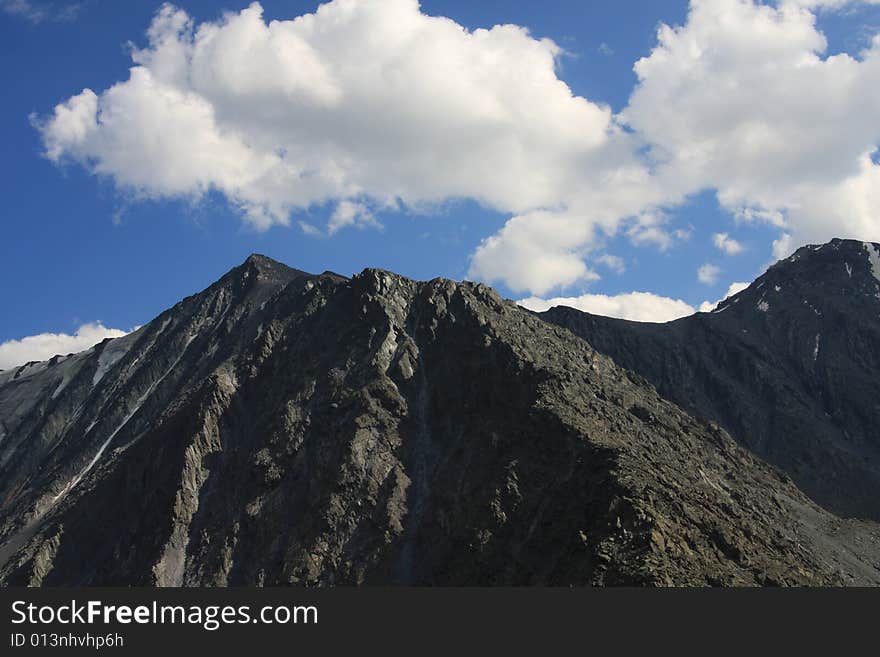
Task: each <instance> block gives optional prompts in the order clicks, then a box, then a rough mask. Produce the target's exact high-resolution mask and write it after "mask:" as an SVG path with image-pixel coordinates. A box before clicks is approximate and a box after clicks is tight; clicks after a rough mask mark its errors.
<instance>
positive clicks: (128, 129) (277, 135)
mask: <svg viewBox="0 0 880 657" xmlns="http://www.w3.org/2000/svg"><path fill="white" fill-rule="evenodd" d="M862 3H864V0H862ZM858 4H860V3H859V2H857V1H855V0H851V1H849V2H844V1H842V0H780V2H777V3H775V4H763V3H758V2H755V1H753V0H692V1H691V3H690V6H689V12H688V15H687V19H686V21H685V23H684V24H683V25H679V26H668V25H661V26H660V28H659V30H658V33H657V43H656V46H655V47H654V49H653V50H652V51H651V53H650V54H649V55H648V56H647V57H645V58H643V59H641V60H639V61H638V62H636V63H635V66H634V69H635V72H636V75H637V79H638V82H637V85H636V87H635V88H634V90H633V92H632V95H631V97H630V101H629V104H628V106H627V107H626V108H624V110H623V111H622V112H621V113H620V114H618V115H615V114H614V113H613V112H612V111H611V109H610V108H609V107H608V106H607V105H605V104H603V103H602V102H601V101H599V100H594V99H587V98H584V97H581V96H578V95H576V94H574V93H573V92H572V90H571V89H570V88H569V87H568V86H567V85H566V83H565V82H563V81H562V80H560V79H559V77H558V75H557V61H558V58H559V57H560V56H561V55H562V54H563V51H562V49H561V48H560V47H559V46H558V45H557V44H555V43H554V42H553V41H551V40H549V39H539V38H535V37H534V36H532V35H531V34H530V33H529V32H528V30H527V29H525V28H523V27H520V26H516V25H498V26H495V27H493V28H491V29H478V30H474V31H468V30H467V29H465V28H463V27H462V26H461V25H458V24H457V23H455V22H454V21H452V20H450V19H447V18H442V17H436V16H429V15H427V14H425V13H423V12H422V11H421V10H420V7H419V5H418V2H417V1H416V0H334V1H333V2H329V3H327V4H324V5H321V6H320V7H319V8H318V9H317V10H316V11H315V12H314V13H312V14H306V15H302V16H298V17H296V18H293V19H292V20H283V21H269V22H267V21H266V20H265V19H264V18H263V12H262V8H261V6H260V5H259V4H258V3H254V4H251V5H250V6H249V7H248V8H246V9H244V10H243V11H241V12H238V13H230V14H226V15H224V16H223V17H222V18H221V19H219V20H216V21H212V22H205V23H201V24H198V25H197V24H195V23H194V22H193V21H192V19H191V18H190V17H189V16H188V15H187V14H186V13H185V12H184V11H182V10H180V9H177V8H175V7H174V6H172V5H164V6H163V7H162V8H161V9H160V10H159V12H158V13H157V15H156V17H155V19H154V21H153V23H152V25H151V26H150V28H149V30H148V33H147V44H146V46H145V47H143V48H139V49H138V48H135V49H133V50H132V60H133V66H132V67H131V69H130V74H129V78H128V79H127V80H123V81H120V82H118V83H117V84H115V85H113V86H111V87H110V88H109V89H106V90H103V91H94V90H91V89H84V90H82V91H81V92H80V93H78V94H77V95H74V96H72V97H70V98H68V99H67V100H65V101H64V102H62V103H60V104H59V105H58V106H57V107H56V108H55V109H54V111H53V112H52V113H51V114H49V115H47V116H43V117H36V118H35V119H34V122H35V125H36V126H37V127H38V129H39V130H40V132H41V135H42V139H43V144H44V147H45V153H46V156H47V157H48V158H50V159H51V160H53V161H55V162H58V163H64V162H76V163H79V164H80V165H82V166H84V167H86V168H87V169H88V170H90V171H91V172H93V173H94V174H96V175H98V176H103V177H107V178H109V179H111V180H112V181H113V182H114V183H115V184H116V185H117V187H118V188H120V189H121V190H125V192H126V193H128V194H133V195H134V196H143V197H163V198H180V197H184V198H198V197H200V196H202V195H204V194H206V193H207V192H209V191H212V190H215V191H219V192H221V193H222V194H224V195H225V196H226V198H227V199H228V200H229V202H230V203H231V204H233V205H234V206H235V207H237V208H239V209H240V210H241V212H242V216H243V217H244V218H245V220H246V221H247V222H249V223H250V224H251V225H253V226H255V227H256V228H258V229H267V228H269V227H271V226H273V225H287V224H289V223H291V219H292V218H293V219H297V214H298V213H299V212H301V211H302V210H304V209H306V208H309V207H311V206H315V205H320V204H327V203H329V204H331V205H332V206H333V208H332V211H331V219H330V223H329V225H328V226H327V227H326V228H325V229H324V230H320V229H317V228H315V227H314V226H311V225H310V224H305V223H303V222H302V221H301V220H300V221H297V222H296V223H297V224H299V225H300V226H302V228H303V230H304V231H306V232H309V233H312V234H316V235H317V234H322V235H332V234H333V233H335V232H337V231H339V230H343V229H346V228H347V227H351V226H354V227H369V226H375V225H376V224H377V222H376V220H375V215H376V212H377V211H379V210H388V209H398V210H402V211H407V210H414V211H418V212H424V211H430V209H431V208H432V207H435V206H437V205H438V204H441V203H444V202H447V201H450V200H455V199H462V198H467V199H473V200H476V201H477V202H479V203H481V204H483V205H484V206H486V207H487V208H491V209H494V210H496V211H499V212H502V213H506V214H508V215H509V216H510V218H509V220H508V221H507V223H506V225H505V226H504V227H503V228H502V229H501V230H500V231H499V232H497V233H496V234H495V235H492V236H489V237H487V238H486V239H485V240H484V241H483V242H482V243H481V244H480V245H479V247H478V248H477V249H476V251H475V252H474V253H473V254H472V258H471V265H470V272H469V275H470V276H472V277H474V278H479V279H482V280H486V281H489V282H499V281H500V282H503V283H504V284H506V285H507V286H508V287H509V288H510V289H512V290H514V291H517V292H526V293H531V294H533V295H546V294H548V293H550V292H552V291H554V290H559V289H561V288H565V287H566V286H571V285H574V284H580V285H583V284H586V283H589V282H590V281H594V280H596V279H598V277H599V274H598V273H597V272H596V268H597V266H601V264H602V263H601V260H600V259H599V258H600V255H601V254H602V253H603V252H604V246H605V245H606V243H607V241H608V240H609V239H610V238H611V237H613V236H615V235H623V236H625V238H627V239H629V240H630V241H631V242H632V243H633V244H636V245H639V246H645V247H651V248H658V249H661V250H665V249H669V248H672V247H673V246H674V245H675V243H676V241H678V240H680V239H683V238H684V237H686V233H684V232H682V231H681V230H680V229H679V228H676V227H675V226H674V225H673V224H672V222H671V220H670V218H669V217H670V211H671V210H673V209H674V208H675V207H676V206H677V205H679V204H681V203H682V202H683V201H684V200H685V199H687V198H688V197H689V196H691V195H693V194H696V193H698V192H700V191H702V190H706V189H710V190H715V191H716V193H717V197H718V201H719V202H720V204H721V206H722V207H723V208H724V209H726V210H727V211H728V212H729V213H730V218H731V221H736V222H738V223H740V224H742V225H748V224H758V223H760V224H769V225H770V226H772V227H773V228H774V229H775V231H776V238H775V242H774V247H773V248H774V253H775V255H776V256H779V257H782V256H784V255H787V254H788V253H787V252H788V251H789V250H791V249H792V248H793V246H795V245H798V244H801V243H805V242H821V241H824V240H827V239H829V238H830V237H832V236H835V235H841V236H847V237H854V238H859V239H865V240H880V166H878V165H877V164H875V159H876V158H877V154H878V151H877V146H878V143H880V122H878V121H877V120H876V117H877V116H878V115H880V36H875V37H874V38H873V40H872V41H871V42H870V43H867V44H866V46H865V48H864V50H863V51H862V52H859V53H854V54H845V53H844V54H836V55H833V56H827V55H826V54H825V53H826V52H827V49H828V44H827V40H826V38H825V36H824V35H823V34H822V33H821V32H820V31H819V30H818V28H817V26H816V15H817V12H819V11H834V10H840V9H843V8H847V7H852V6H855V5H858ZM874 4H876V3H874ZM721 229H722V227H721V226H717V227H716V226H713V227H711V232H712V233H716V232H718V233H719V234H721V235H725V236H726V235H727V234H726V233H722V232H720V230H721ZM737 246H738V243H736V242H735V241H733V240H730V239H729V238H726V241H724V242H723V244H719V246H718V248H720V249H722V250H723V251H725V252H726V253H729V254H732V253H734V252H735V251H736V249H737Z"/></svg>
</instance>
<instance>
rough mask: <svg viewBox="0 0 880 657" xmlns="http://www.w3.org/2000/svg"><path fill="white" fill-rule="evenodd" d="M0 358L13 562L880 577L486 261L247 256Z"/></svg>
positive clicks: (445, 579)
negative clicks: (481, 275)
mask: <svg viewBox="0 0 880 657" xmlns="http://www.w3.org/2000/svg"><path fill="white" fill-rule="evenodd" d="M53 360H54V362H52V361H50V362H48V363H41V364H33V365H30V366H27V367H24V368H16V370H12V371H10V372H4V373H2V374H0V421H2V425H0V427H2V431H3V435H2V438H0V582H2V583H3V584H6V585H20V584H27V585H136V586H137V585H146V586H164V585H211V586H215V585H216V586H225V585H282V584H285V585H286V584H294V585H342V584H345V585H347V584H417V585H425V584H432V585H447V584H450V585H451V584H459V585H502V584H507V585H530V584H553V585H575V586H579V585H602V584H605V585H609V584H637V585H707V584H713V585H714V584H717V585H806V584H811V585H848V584H869V585H877V584H880V531H878V525H877V524H875V523H871V522H861V521H855V520H841V519H840V518H838V517H836V516H834V515H832V514H831V513H829V512H827V511H825V510H824V509H822V508H820V507H819V506H817V505H816V504H815V503H813V502H812V501H811V500H810V499H808V498H807V497H805V496H804V495H803V493H801V491H800V490H798V488H796V487H795V485H794V484H793V483H792V481H791V480H790V479H789V478H788V477H787V476H786V475H784V474H782V473H781V472H780V471H779V470H777V469H775V468H774V467H772V466H769V465H767V464H765V463H763V462H762V461H760V460H759V459H757V458H756V457H754V456H753V455H752V454H750V453H749V451H747V450H745V449H743V448H741V447H739V446H738V445H737V444H736V443H735V442H734V441H733V440H732V439H731V438H730V437H729V436H728V434H727V433H726V432H725V431H724V430H723V429H722V428H721V427H719V426H718V425H717V424H714V423H712V422H708V421H705V420H699V419H695V418H694V417H692V416H690V415H688V414H687V413H685V412H684V411H682V410H681V409H680V408H679V407H677V406H675V405H674V404H673V403H671V402H669V401H666V400H665V399H663V398H661V397H660V396H659V395H658V394H657V393H656V391H655V390H654V388H653V387H652V386H651V385H650V384H648V383H647V382H646V381H645V380H644V379H643V378H642V377H640V376H638V375H635V374H632V373H631V372H628V371H627V370H624V369H623V368H621V367H620V366H618V365H617V364H615V363H614V362H613V361H612V360H611V359H610V358H609V357H607V356H605V355H602V354H600V353H598V352H596V351H594V350H593V349H592V347H590V346H589V345H588V344H587V343H586V342H584V341H583V340H582V339H580V338H578V337H576V336H575V335H573V334H572V333H571V332H569V331H568V330H566V329H564V328H561V327H557V326H554V325H552V324H549V323H547V322H545V321H542V320H541V319H539V318H537V317H535V316H533V315H532V314H530V313H528V312H526V311H524V310H522V309H520V308H518V307H517V306H515V305H514V304H512V303H511V302H508V301H504V300H502V299H500V298H499V297H498V295H497V294H496V293H495V292H494V291H493V290H491V289H490V288H487V287H485V286H483V285H478V284H471V283H455V282H452V281H449V280H443V279H437V280H433V281H430V282H415V281H412V280H409V279H406V278H403V277H401V276H397V275H395V274H392V273H389V272H385V271H379V270H366V271H364V272H363V273H361V274H360V275H358V276H356V277H354V278H352V279H346V278H343V277H341V276H337V275H335V274H331V273H325V274H322V275H318V276H313V275H308V274H305V273H303V272H299V271H296V270H293V269H289V268H287V267H285V266H284V265H281V264H279V263H276V262H273V261H271V260H269V259H267V258H263V257H260V256H252V257H251V258H249V259H248V260H247V261H246V262H245V263H244V264H243V265H241V266H239V267H237V268H235V269H234V270H232V271H231V272H230V273H229V274H227V275H226V276H224V277H223V278H222V279H220V280H219V281H218V282H217V283H215V284H214V285H212V286H211V287H209V288H208V289H206V290H205V291H204V292H202V293H200V294H198V295H195V296H192V297H189V298H187V299H184V300H183V301H181V302H180V303H179V304H177V305H176V306H175V307H174V308H172V309H170V310H168V311H166V312H165V313H163V314H161V315H160V316H159V317H157V318H156V319H155V320H153V321H152V322H150V323H149V324H147V325H146V326H144V327H143V328H141V329H140V330H139V331H137V332H136V333H134V334H132V335H129V336H127V337H126V338H121V339H119V340H113V341H107V342H105V343H102V344H101V345H98V346H97V347H96V348H94V349H93V350H91V351H89V352H84V353H82V354H78V355H75V356H71V357H68V358H65V359H53Z"/></svg>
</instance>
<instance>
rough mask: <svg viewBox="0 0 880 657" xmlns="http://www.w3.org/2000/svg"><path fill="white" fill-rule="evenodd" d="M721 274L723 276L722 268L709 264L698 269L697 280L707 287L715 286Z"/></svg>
mask: <svg viewBox="0 0 880 657" xmlns="http://www.w3.org/2000/svg"><path fill="white" fill-rule="evenodd" d="M719 274H721V268H720V267H718V266H717V265H713V264H711V263H708V262H707V263H706V264H704V265H700V268H699V269H697V280H698V281H700V283H703V284H705V285H714V284H715V283H717V282H718V276H719Z"/></svg>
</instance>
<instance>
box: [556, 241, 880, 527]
mask: <svg viewBox="0 0 880 657" xmlns="http://www.w3.org/2000/svg"><path fill="white" fill-rule="evenodd" d="M541 316H542V317H543V318H544V319H545V320H548V321H550V322H553V323H555V324H558V325H560V326H564V327H566V328H568V329H571V330H572V331H573V332H574V333H576V334H577V335H579V336H581V337H583V338H584V339H585V340H587V341H588V342H589V343H590V344H591V345H593V346H594V347H595V348H596V349H598V350H599V351H601V352H603V353H606V354H608V355H610V356H611V357H612V358H613V359H614V360H615V361H616V362H617V363H618V364H620V365H622V366H623V367H626V368H628V369H630V370H632V371H634V372H638V373H639V374H641V375H642V376H644V377H645V378H647V379H648V380H649V381H650V382H651V383H652V384H653V385H654V386H656V388H657V390H658V391H659V392H660V394H661V395H663V396H664V397H666V398H668V399H670V400H672V401H674V402H676V403H677V404H679V405H680V406H681V407H682V408H684V409H686V410H688V411H689V412H691V413H693V414H694V415H698V416H701V417H705V418H709V419H711V420H714V421H716V422H718V423H719V424H720V425H722V426H723V427H724V428H725V429H727V431H729V432H730V434H731V435H732V436H733V437H734V438H735V439H736V440H737V442H738V443H739V444H741V445H743V446H745V447H747V448H748V449H749V450H751V451H752V452H753V453H755V454H757V455H758V456H760V457H762V458H763V459H766V460H767V461H769V462H770V463H772V464H775V465H777V466H779V467H780V468H781V469H783V470H784V471H785V472H787V473H788V474H789V475H790V476H791V477H792V478H793V479H794V481H795V482H796V483H797V484H798V486H800V487H801V488H802V489H803V490H804V491H805V492H807V493H808V494H809V495H810V496H811V497H813V499H814V500H816V501H818V502H819V503H820V504H822V505H823V506H825V507H826V508H828V509H830V510H832V511H834V512H836V513H838V514H841V515H844V516H850V517H862V518H871V519H874V520H880V374H878V373H880V245H877V244H870V243H863V242H856V241H852V240H833V241H832V242H830V243H828V244H826V245H819V246H808V247H804V248H802V249H799V250H798V251H797V252H796V253H795V254H794V255H793V256H791V257H790V258H788V259H786V260H783V261H780V262H779V263H777V264H776V265H774V266H773V267H771V268H770V269H769V270H768V271H767V272H766V273H765V274H764V275H763V276H761V277H760V278H758V279H757V280H756V281H755V282H754V283H753V284H752V285H751V286H749V288H748V289H746V290H744V291H743V292H741V293H739V294H737V295H735V296H733V297H731V298H729V299H727V300H725V301H723V302H722V303H720V304H719V305H718V307H717V308H716V309H715V311H714V312H711V313H698V314H696V315H693V316H691V317H686V318H684V319H680V320H678V321H675V322H670V323H668V324H647V323H638V322H627V321H623V320H616V319H610V318H607V317H599V316H595V315H590V314H587V313H582V312H579V311H577V310H574V309H571V308H563V307H557V308H554V309H552V310H550V311H548V312H546V313H543V314H542V315H541Z"/></svg>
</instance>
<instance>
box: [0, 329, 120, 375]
mask: <svg viewBox="0 0 880 657" xmlns="http://www.w3.org/2000/svg"><path fill="white" fill-rule="evenodd" d="M126 333H127V331H121V330H119V329H113V328H107V327H105V326H104V325H103V324H101V322H93V323H88V324H83V325H82V326H80V327H79V328H78V329H77V330H76V333H74V334H73V335H70V334H67V333H40V334H39V335H29V336H27V337H24V338H22V339H21V340H7V341H6V342H2V343H0V370H6V369H9V368H10V367H15V366H17V365H24V364H25V363H27V362H30V361H41V360H48V359H50V358H52V356H55V355H57V354H62V355H64V354H70V353H75V352H79V351H83V350H85V349H88V348H89V347H92V346H94V345H96V344H98V343H99V342H100V341H101V340H103V339H104V338H121V337H122V336H123V335H126Z"/></svg>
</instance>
